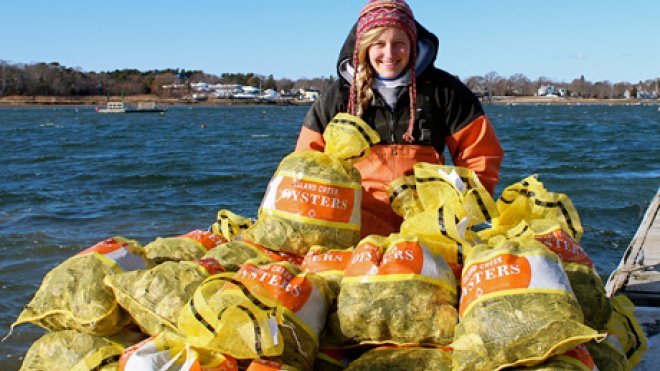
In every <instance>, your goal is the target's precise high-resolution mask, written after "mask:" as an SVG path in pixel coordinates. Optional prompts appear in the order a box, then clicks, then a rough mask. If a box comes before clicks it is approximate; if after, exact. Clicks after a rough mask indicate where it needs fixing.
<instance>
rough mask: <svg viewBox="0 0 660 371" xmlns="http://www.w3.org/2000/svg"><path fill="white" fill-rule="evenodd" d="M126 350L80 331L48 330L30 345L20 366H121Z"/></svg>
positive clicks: (103, 369)
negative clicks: (122, 354) (120, 360)
mask: <svg viewBox="0 0 660 371" xmlns="http://www.w3.org/2000/svg"><path fill="white" fill-rule="evenodd" d="M123 351H124V347H123V346H121V345H119V344H118V343H115V342H113V341H110V340H108V339H105V338H102V337H97V336H93V335H89V334H86V333H82V332H79V331H75V330H62V331H55V332H49V333H47V334H45V335H44V336H42V337H41V338H39V339H37V341H35V342H34V343H33V344H32V345H31V346H30V349H28V351H27V353H26V354H25V360H24V361H23V364H22V365H21V368H20V370H21V371H37V370H39V371H41V370H72V371H91V370H99V371H111V370H118V369H119V363H118V361H119V357H120V355H121V353H122V352H123Z"/></svg>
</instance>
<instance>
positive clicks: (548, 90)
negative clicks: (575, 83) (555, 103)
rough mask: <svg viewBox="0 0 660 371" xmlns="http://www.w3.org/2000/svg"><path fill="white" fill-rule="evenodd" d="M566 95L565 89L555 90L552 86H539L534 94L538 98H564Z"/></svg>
mask: <svg viewBox="0 0 660 371" xmlns="http://www.w3.org/2000/svg"><path fill="white" fill-rule="evenodd" d="M567 94H568V91H567V90H566V88H559V89H557V88H556V87H555V86H553V85H541V87H539V89H538V90H537V93H536V95H538V96H539V97H565V96H566V95H567Z"/></svg>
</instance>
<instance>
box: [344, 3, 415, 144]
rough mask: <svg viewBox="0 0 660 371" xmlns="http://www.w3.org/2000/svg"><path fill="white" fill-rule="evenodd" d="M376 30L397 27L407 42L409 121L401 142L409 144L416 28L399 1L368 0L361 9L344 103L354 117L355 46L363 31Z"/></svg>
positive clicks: (405, 8) (412, 113) (413, 119)
mask: <svg viewBox="0 0 660 371" xmlns="http://www.w3.org/2000/svg"><path fill="white" fill-rule="evenodd" d="M378 27H397V28H400V29H401V30H403V31H404V32H405V33H406V34H407V35H408V38H409V39H410V45H411V47H410V50H411V55H410V65H411V66H413V67H411V68H410V70H411V77H410V87H409V89H408V90H409V93H410V121H409V123H408V130H406V132H405V134H403V139H404V140H405V141H407V142H410V143H412V141H413V139H414V138H413V136H412V132H413V127H414V125H415V108H416V100H417V91H416V90H417V89H416V88H417V85H416V83H415V80H416V78H415V77H416V76H415V68H414V65H415V60H416V59H417V27H416V26H415V17H414V16H413V13H412V10H410V7H409V6H408V4H406V2H405V1H403V0H370V1H369V2H368V3H367V5H365V6H364V8H362V11H361V12H360V15H359V17H358V22H357V32H356V35H355V47H354V50H353V66H354V67H355V73H354V74H353V82H352V84H351V94H350V97H349V102H348V111H349V113H351V114H353V115H356V114H357V74H358V64H359V57H358V52H359V47H360V41H361V39H362V37H363V36H364V34H365V33H366V32H367V31H370V30H373V29H374V28H378Z"/></svg>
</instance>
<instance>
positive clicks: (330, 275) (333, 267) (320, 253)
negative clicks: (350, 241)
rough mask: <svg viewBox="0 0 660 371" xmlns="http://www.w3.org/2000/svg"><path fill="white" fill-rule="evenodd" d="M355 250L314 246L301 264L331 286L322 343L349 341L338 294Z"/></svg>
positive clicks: (305, 269) (306, 270) (303, 268)
mask: <svg viewBox="0 0 660 371" xmlns="http://www.w3.org/2000/svg"><path fill="white" fill-rule="evenodd" d="M353 250H354V249H353V248H350V249H347V250H336V249H330V248H327V247H325V246H318V245H317V246H312V247H311V248H310V249H309V251H308V252H307V255H305V259H304V260H303V262H302V264H301V266H300V268H301V269H302V270H303V271H305V272H309V273H314V274H316V275H318V276H319V277H321V278H322V279H323V280H325V282H326V284H327V285H328V288H329V299H330V303H331V304H330V307H329V309H328V320H327V321H326V325H325V329H324V330H323V333H322V334H321V340H320V342H321V344H325V345H331V344H343V343H346V342H348V341H349V339H347V338H346V337H344V335H343V334H342V333H341V328H340V326H339V318H338V316H337V296H339V291H340V288H341V280H342V278H343V277H344V269H345V268H346V265H347V264H348V262H349V261H350V259H351V257H352V256H353Z"/></svg>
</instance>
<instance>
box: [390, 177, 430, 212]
mask: <svg viewBox="0 0 660 371" xmlns="http://www.w3.org/2000/svg"><path fill="white" fill-rule="evenodd" d="M386 191H387V197H389V198H390V206H392V210H394V212H395V213H396V214H397V215H399V216H400V217H402V218H403V219H408V218H411V217H413V216H415V215H417V214H419V213H421V212H422V211H423V210H424V209H423V208H422V204H421V203H420V202H419V197H418V196H417V188H416V186H415V177H414V176H412V175H409V176H403V177H400V178H397V179H394V180H393V181H392V182H391V183H390V184H388V185H387V189H386Z"/></svg>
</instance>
